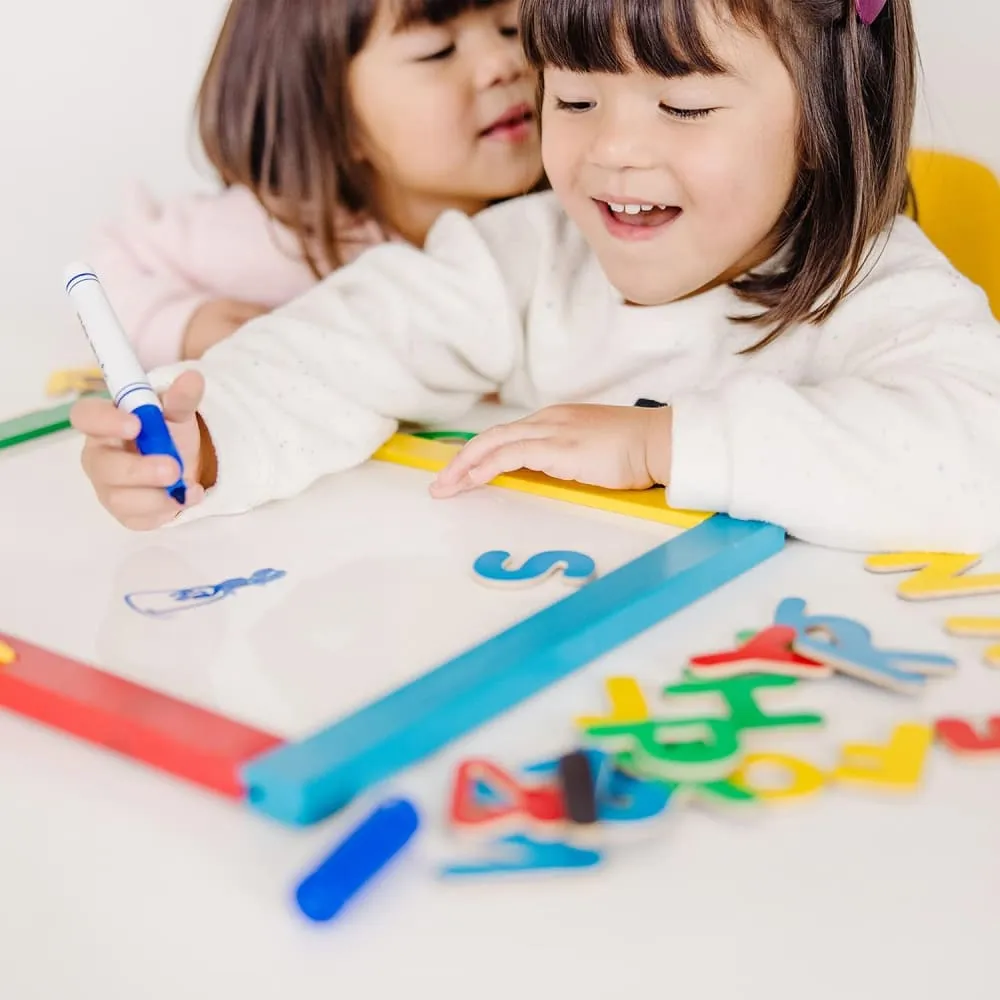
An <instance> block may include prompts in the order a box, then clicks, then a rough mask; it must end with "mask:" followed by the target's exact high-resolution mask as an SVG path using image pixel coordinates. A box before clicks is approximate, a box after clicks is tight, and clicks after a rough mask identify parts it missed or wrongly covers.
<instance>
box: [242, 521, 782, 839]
mask: <svg viewBox="0 0 1000 1000" xmlns="http://www.w3.org/2000/svg"><path fill="white" fill-rule="evenodd" d="M784 543H785V533H784V531H783V530H782V529H781V528H778V527H776V526H775V525H773V524H765V523H761V522H758V521H737V520H734V519H732V518H730V517H726V516H724V515H716V516H715V517H712V518H709V519H708V520H706V521H704V522H702V523H701V524H699V525H698V526H697V527H694V528H691V529H690V530H688V531H685V532H684V533H683V534H681V535H679V536H677V537H676V538H674V539H671V540H670V541H668V542H665V543H664V544H662V545H658V546H657V547H656V548H654V549H652V550H651V551H649V552H647V553H646V554H645V555H643V556H640V557H639V558H638V559H635V560H633V561H632V562H630V563H626V564H625V565H624V566H622V567H620V568H619V569H617V570H615V571H613V572H611V573H608V574H607V575H606V576H603V577H600V578H599V579H597V580H595V581H594V582H593V583H591V584H588V585H587V586H585V587H583V588H582V589H580V590H578V591H576V592H574V593H572V594H570V595H569V596H568V597H566V598H564V599H563V600H561V601H557V602H556V603H555V604H552V605H550V606H549V607H547V608H544V609H543V610H542V611H540V612H538V613H537V614H535V615H532V616H531V617H530V618H526V619H524V620H523V621H521V622H518V623H517V624H516V625H513V626H512V627H510V628H508V629H506V630H505V631H503V632H501V633H499V634H498V635H496V636H493V637H492V638H490V639H487V640H486V641H485V642H483V643H481V644H480V645H478V646H475V647H473V648H472V649H470V650H468V651H467V652H465V653H461V654H459V655H458V656H456V657H455V658H454V659H452V660H449V661H448V662H446V663H444V664H443V665H441V666H439V667H437V668H436V669H434V670H431V671H430V672H429V673H426V674H424V675H422V676H421V677H418V678H417V679H416V680H413V681H411V682H410V683H409V684H407V685H405V686H403V687H401V688H398V689H397V690H395V691H393V692H392V693H391V694H389V695H387V696H386V697H384V698H381V699H379V700H378V701H375V702H372V703H371V704H369V705H367V706H365V707H364V708H362V709H360V710H359V711H357V712H355V713H354V714H352V715H349V716H347V717H345V718H343V719H341V720H340V721H338V722H335V723H333V725H331V726H328V727H327V728H325V729H322V730H321V731H319V732H317V733H315V734H314V735H312V736H310V737H308V738H306V739H305V740H303V741H301V742H299V743H288V744H285V745H284V746H282V747H279V748H277V749H275V750H273V751H271V752H268V753H265V754H262V755H261V756H260V757H257V758H256V759H254V760H252V761H249V762H248V763H247V764H245V765H244V766H243V768H242V769H241V777H242V780H243V783H244V786H245V787H246V789H247V799H248V801H249V803H250V804H251V806H252V807H253V808H255V809H257V810H259V811H260V812H262V813H265V814H266V815H268V816H270V817H272V818H273V819H276V820H279V821H281V822H284V823H289V824H292V825H305V824H309V823H315V822H318V821H320V820H322V819H324V818H325V817H327V816H329V815H331V814H332V813H334V812H336V811H337V810H339V809H342V808H343V807H344V806H345V805H347V803H348V802H350V801H351V799H353V798H354V797H355V796H356V795H358V794H359V793H360V792H362V791H364V790H365V789H366V788H369V787H371V786H372V785H374V784H376V783H377V782H379V781H382V780H384V779H385V778H388V777H390V776H391V775H393V774H396V773H397V772H399V771H401V770H403V769H404V768H406V767H409V766H411V765H412V764H415V763H417V762H418V761H421V760H423V759H424V758H426V757H428V756H429V755H430V754H432V753H435V752H436V751H438V750H440V749H441V748H442V747H444V746H446V745H447V744H448V743H450V742H452V741H453V740H456V739H458V738H459V737H461V736H464V735H465V734H466V733H468V732H470V731H472V730H473V729H475V728H476V727H478V726H481V725H483V724H484V723H486V722H489V721H490V720H491V719H493V718H495V717H496V716H498V715H500V714H501V713H503V712H505V711H507V710H508V709H511V708H513V707H514V706H515V705H517V704H519V703H520V702H522V701H524V700H525V699H527V698H530V697H531V696H533V695H535V694H538V692H540V691H542V690H544V689H545V688H547V687H548V686H549V685H551V684H554V683H555V682H556V681H558V680H561V679H562V678H563V677H566V676H567V675H569V674H571V673H572V672H573V671H575V670H577V669H579V668H580V667H582V666H585V665H586V664H587V663H590V662H592V661H593V660H595V659H596V658H597V657H599V656H601V655H603V654H604V653H606V652H608V651H609V650H610V649H613V648H614V647H615V646H618V645H620V644H621V643H623V642H626V641H627V640H629V639H631V638H632V637H633V636H635V635H638V634H639V633H640V632H643V631H644V630H645V629H647V628H649V627H650V626H652V625H655V624H656V623H657V622H660V621H662V620H663V619H665V618H667V617H669V616H670V615H672V614H674V613H676V612H677V611H680V610H681V609H682V608H685V607H687V606H688V605H689V604H692V603H694V602H695V601H696V600H698V599H699V598H701V597H704V596H705V595H706V594H710V593H711V592H712V591H714V590H717V589H718V588H719V587H721V586H723V585H724V584H726V583H728V582H729V581H730V580H732V579H734V578H735V577H737V576H739V575H740V574H741V573H744V572H746V571H747V570H748V569H751V568H753V567H754V566H757V565H758V564H760V563H761V562H763V561H764V560H765V559H768V558H769V557H770V556H772V555H774V554H776V553H777V552H780V551H781V549H782V548H783V546H784Z"/></svg>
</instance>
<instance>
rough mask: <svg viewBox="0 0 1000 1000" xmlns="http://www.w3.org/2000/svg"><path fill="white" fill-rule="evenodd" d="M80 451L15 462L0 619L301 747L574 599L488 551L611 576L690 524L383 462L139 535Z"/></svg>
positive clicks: (10, 467) (26, 452) (9, 471)
mask: <svg viewBox="0 0 1000 1000" xmlns="http://www.w3.org/2000/svg"><path fill="white" fill-rule="evenodd" d="M79 450H80V440H79V438H78V437H77V436H76V435H75V434H72V433H69V434H65V435H61V436H58V437H55V438H51V439H48V440H46V441H40V442H36V443H32V444H29V445H25V446H22V447H19V448H17V449H13V450H12V451H11V452H10V453H8V455H7V456H6V461H5V469H4V471H5V476H4V479H5V483H6V488H5V489H4V491H3V495H2V499H0V505H2V506H0V510H2V517H0V524H2V526H3V527H2V532H0V560H2V564H3V567H4V571H3V574H2V583H0V588H2V590H0V595H2V605H3V613H2V616H0V630H2V631H5V632H7V633H10V634H12V635H15V636H18V637H19V638H21V639H24V640H27V641H29V642H34V643H36V644H38V645H41V646H45V647H47V648H50V649H53V650H55V651H57V652H60V653H63V654H64V655H68V656H72V657H75V658H77V659H80V660H83V661H85V662H88V663H91V664H93V665H96V666H99V667H101V668H103V669H105V670H108V671H110V672H112V673H115V674H119V675H121V676H124V677H127V678H129V679H130V680H133V681H136V682H138V683H141V684H144V685H146V686H147V687H150V688H153V689H155V690H158V691H162V692H165V693H168V694H170V695H173V696H174V697H177V698H181V699H183V700H185V701H189V702H192V703H194V704H197V705H200V706H202V707H205V708H209V709H211V710H213V711H215V712H218V713H219V714H222V715H225V716H228V717H230V718H234V719H238V720H240V721H242V722H245V723H248V724H250V725H253V726H256V727H259V728H261V729H264V730H266V731H269V732H272V733H274V734H276V735H278V736H281V737H284V738H287V739H298V738H301V737H303V736H305V735H307V734H308V733H310V732H313V731H315V730H316V729H318V728H320V727H322V726H324V725H326V724H328V723H330V722H332V721H333V720H335V719H337V718H340V717H341V716H343V715H346V714H349V713H351V712H353V711H355V710H356V709H358V708H361V707H362V706H364V705H365V704H367V703H369V702H370V701H372V700H374V699H376V698H378V697H380V696H382V695H384V694H386V693H388V692H389V691H391V690H393V689H394V688H396V687H398V686H400V685H401V684H404V683H406V682H408V681H410V680H412V679H414V678H415V677H418V676H420V675H421V674H422V673H424V672H426V671H427V670H429V669H432V668H433V667H435V666H437V665H438V664H440V663H442V662H444V661H445V660H448V659H450V658H451V657H453V656H455V655H457V654H458V653H461V652H463V651H464V650H466V649H468V648H469V647H471V646H474V645H477V644H478V643H480V642H482V641H484V640H486V639H488V638H490V637H491V636H492V635H494V634H496V633H497V632H499V631H502V630H503V629H505V628H507V627H508V626H510V625H513V624H515V623H516V622H518V621H520V620H521V619H523V618H525V617H527V616H529V615H531V614H532V613H534V612H536V611H538V610H540V609H541V608H543V607H545V606H546V605H548V604H551V603H553V602H554V601H556V600H559V599H560V598H562V597H564V596H566V595H567V594H568V593H569V592H570V590H571V585H570V584H568V583H566V582H565V581H564V580H562V579H561V578H560V577H559V576H554V577H552V578H549V579H547V580H545V581H543V582H542V583H540V584H538V585H536V586H530V587H517V588H513V589H508V588H497V587H495V586H488V585H485V584H483V583H482V582H480V581H478V580H477V579H476V578H475V576H474V574H473V572H472V566H473V563H474V562H475V560H476V558H477V557H478V556H479V555H481V554H482V553H483V552H486V551H489V550H493V549H502V550H505V551H508V552H510V553H511V554H512V561H516V562H518V563H520V562H521V561H523V560H524V559H527V558H528V557H529V556H531V555H533V554H535V553H537V552H541V551H546V550H552V549H564V550H566V549H568V550H576V551H581V552H584V553H586V554H587V555H589V556H591V557H592V558H593V559H594V560H595V561H596V564H597V568H598V573H599V574H606V573H608V572H610V571H611V570H614V569H617V568H618V567H619V566H622V565H623V564H624V563H626V562H628V561H630V560H632V559H634V558H636V557H638V556H640V555H642V554H643V553H645V552H647V551H648V550H649V549H651V548H653V547H654V546H657V545H659V544H661V543H662V542H664V541H666V540H668V539H670V538H672V537H675V536H676V535H677V533H678V530H679V529H675V528H671V527H668V526H665V525H661V524H656V523H652V522H647V521H642V520H638V519H633V518H626V517H622V516H620V515H616V514H608V513H604V512H602V511H597V510H592V509H588V508H585V507H578V506H576V505H574V504H567V503H561V502H554V501H552V500H548V499H544V498H539V497H534V496H530V495H526V494H521V493H515V492H512V491H509V490H501V489H484V490H481V491H478V492H476V493H474V494H469V495H466V496H464V497H460V498H456V499H454V500H449V501H441V500H433V499H432V498H431V497H430V496H429V494H428V492H427V487H428V484H429V483H430V481H431V478H432V477H431V474H429V473H424V472H420V471H417V470H413V469H407V468H402V467H397V466H394V465H390V464H387V463H383V462H375V461H372V462H369V463H367V464H365V465H364V466H362V467H360V468H357V469H354V470H351V471H348V472H345V473H342V474H338V475H335V476H331V477H327V479H325V480H324V481H322V482H321V483H319V484H317V485H316V486H315V487H314V488H313V489H311V490H309V491H308V492H307V493H306V494H305V495H303V496H301V497H297V498H295V499H294V500H290V501H285V502H280V503H275V504H270V505H267V506H265V507H263V508H260V509H258V510H256V511H253V512H251V513H248V514H244V515H240V516H238V517H226V518H207V519H205V520H202V521H197V522H192V523H191V524H189V525H177V526H173V527H168V528H165V529H161V530H159V531H157V532H152V533H133V532H129V531H127V530H125V529H123V528H121V527H120V526H119V525H117V523H116V522H114V521H113V519H112V518H111V517H110V516H109V515H108V514H107V513H106V512H105V511H103V510H102V509H101V508H100V507H99V505H98V504H97V502H96V500H95V499H94V498H93V496H92V495H91V493H90V488H89V485H88V484H87V482H86V481H85V479H84V477H83V474H82V472H81V471H80V468H79V461H78V454H79ZM43 553H44V554H43ZM263 569H274V570H280V571H283V572H284V573H285V574H286V575H285V576H284V577H283V578H282V579H278V580H275V581H274V582H271V583H268V584H267V585H266V586H254V587H247V588H243V589H239V590H237V591H236V592H235V593H233V594H232V595H231V596H229V597H227V598H226V599H224V600H222V601H219V602H216V603H214V604H207V605H204V606H194V607H192V608H191V609H190V610H185V611H182V612H178V613H175V614H173V615H171V616H168V617H157V618H151V617H147V616H145V615H143V614H139V613H137V611H135V610H133V608H131V607H130V606H129V605H128V604H127V603H126V600H125V598H126V595H129V594H134V593H136V592H150V591H152V592H156V591H165V592H169V591H173V590H177V589H180V588H189V587H196V586H202V585H212V584H215V583H218V582H220V581H222V580H225V579H227V578H232V577H249V576H250V575H251V574H253V573H255V572H257V571H259V570H263Z"/></svg>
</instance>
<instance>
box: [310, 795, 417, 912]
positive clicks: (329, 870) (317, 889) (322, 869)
mask: <svg viewBox="0 0 1000 1000" xmlns="http://www.w3.org/2000/svg"><path fill="white" fill-rule="evenodd" d="M419 826H420V816H419V814H418V813H417V810H416V808H415V807H414V805H413V803H412V802H409V801H408V800H406V799H390V800H389V801H387V802H383V803H382V804H381V805H380V806H378V807H377V808H376V809H375V810H374V812H372V813H371V814H369V816H368V817H367V818H366V819H365V820H364V821H363V822H362V823H361V824H360V825H359V826H357V827H355V829H354V830H353V831H352V832H351V833H350V834H348V836H347V837H346V839H344V840H343V841H341V843H339V844H338V845H337V846H336V847H335V848H334V849H333V852H332V853H331V854H330V855H329V856H328V857H327V858H326V859H325V860H324V861H323V863H322V864H321V865H320V866H319V867H318V868H317V869H316V870H315V871H314V872H313V873H312V874H311V875H308V876H306V878H305V879H303V880H302V882H301V883H300V884H299V885H298V887H297V888H296V890H295V901H296V903H298V906H299V909H300V910H301V911H302V912H303V913H304V914H305V915H306V916H307V917H308V918H309V919H310V920H314V921H316V922H317V923H322V922H325V921H327V920H332V919H333V918H334V917H335V916H336V915H337V914H338V913H339V912H340V911H341V910H342V909H343V908H344V906H345V905H346V904H347V903H348V902H350V900H351V899H353V898H354V896H356V895H357V894H358V892H359V891H360V890H361V889H362V888H363V887H364V886H365V885H367V884H368V883H369V882H370V881H371V880H372V879H373V878H374V877H375V876H376V875H377V874H378V873H379V872H380V871H381V870H382V869H383V868H385V866H386V865H387V864H388V863H389V862H390V861H391V860H392V859H393V858H394V857H395V856H396V855H397V854H399V852H400V851H401V850H402V849H403V848H404V847H405V846H406V845H407V844H408V843H409V842H410V839H411V838H412V837H413V835H414V834H415V833H416V832H417V828H418V827H419Z"/></svg>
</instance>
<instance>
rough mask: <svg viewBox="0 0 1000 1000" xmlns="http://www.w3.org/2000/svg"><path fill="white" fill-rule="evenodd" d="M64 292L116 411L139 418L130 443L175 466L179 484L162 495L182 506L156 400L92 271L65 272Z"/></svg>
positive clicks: (182, 492)
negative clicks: (134, 439)
mask: <svg viewBox="0 0 1000 1000" xmlns="http://www.w3.org/2000/svg"><path fill="white" fill-rule="evenodd" d="M66 292H67V294H68V295H69V297H70V301H71V302H72V303H73V308H74V309H76V314H77V316H79V318H80V325H81V326H82V327H83V332H84V333H85V334H86V335H87V340H89V341H90V349H91V350H92V351H93V352H94V357H95V358H96V359H97V363H98V364H99V365H100V366H101V371H102V372H103V374H104V381H105V383H106V384H107V387H108V392H110V393H111V398H112V399H113V400H114V403H115V406H117V407H119V409H122V410H127V411H128V412H129V413H134V414H135V415H136V416H137V417H138V418H139V423H140V425H141V429H140V431H139V436H138V437H137V438H136V441H135V444H136V447H137V448H138V449H139V451H140V452H141V453H142V454H143V455H169V456H170V457H171V458H172V459H174V460H175V461H176V462H177V464H178V465H179V466H180V470H181V478H180V479H178V480H177V482H176V483H174V485H173V486H168V487H167V492H168V493H169V494H170V496H171V497H173V499H174V500H176V501H177V502H178V503H179V504H181V505H182V506H183V505H184V503H185V501H186V500H187V489H186V488H185V486H184V463H183V462H182V461H181V456H180V455H179V454H178V452H177V447H176V446H175V445H174V441H173V438H172V437H171V436H170V431H169V430H168V429H167V422H166V420H165V419H164V417H163V407H162V406H161V405H160V399H159V397H158V396H157V395H156V393H155V392H154V391H153V387H152V386H151V385H150V384H149V378H148V377H147V375H146V373H145V372H144V371H143V370H142V366H141V365H140V364H139V360H138V358H136V356H135V352H134V351H133V350H132V345H131V344H130V343H129V340H128V337H126V336H125V331H124V330H123V329H122V325H121V322H120V321H119V319H118V317H117V316H116V315H115V311H114V309H112V308H111V303H110V302H109V301H108V297H107V295H105V293H104V289H103V288H102V287H101V283H100V281H99V280H98V278H97V275H96V274H95V273H94V271H93V269H92V268H90V267H88V266H87V265H86V264H72V265H71V266H70V267H68V268H67V269H66Z"/></svg>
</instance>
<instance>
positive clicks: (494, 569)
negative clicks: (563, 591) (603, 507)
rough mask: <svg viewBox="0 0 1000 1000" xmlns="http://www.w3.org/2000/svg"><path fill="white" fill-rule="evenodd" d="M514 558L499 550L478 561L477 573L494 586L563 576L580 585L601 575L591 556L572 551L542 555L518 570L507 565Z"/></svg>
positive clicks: (529, 560)
mask: <svg viewBox="0 0 1000 1000" xmlns="http://www.w3.org/2000/svg"><path fill="white" fill-rule="evenodd" d="M510 558H511V555H510V553H509V552H503V551H501V550H499V549H496V550H494V551H492V552H484V553H483V554H482V555H481V556H480V557H479V558H478V559H477V560H476V562H475V565H474V566H473V572H474V573H475V574H476V576H478V577H479V578H480V579H482V580H485V581H489V582H490V583H515V584H517V583H520V584H524V583H535V582H539V583H540V582H541V581H542V580H543V579H545V577H547V576H550V575H551V574H553V573H558V572H561V573H562V575H563V577H564V579H565V580H566V581H567V582H568V583H573V584H577V585H579V584H581V583H585V582H586V581H588V580H589V579H590V578H591V577H592V576H593V575H594V574H595V573H596V572H597V565H596V564H595V562H594V560H593V559H592V558H591V557H590V556H588V555H584V553H582V552H573V551H570V550H556V551H552V552H539V553H537V554H536V555H533V556H532V557H531V558H530V559H528V560H527V561H526V562H525V563H524V565H522V566H520V567H517V568H511V567H509V566H508V565H507V564H508V563H509V562H510Z"/></svg>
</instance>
